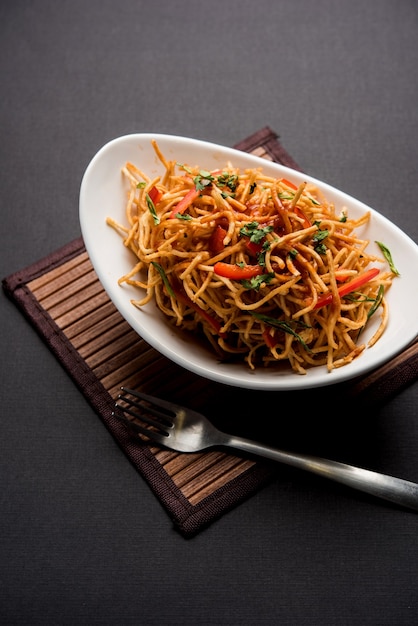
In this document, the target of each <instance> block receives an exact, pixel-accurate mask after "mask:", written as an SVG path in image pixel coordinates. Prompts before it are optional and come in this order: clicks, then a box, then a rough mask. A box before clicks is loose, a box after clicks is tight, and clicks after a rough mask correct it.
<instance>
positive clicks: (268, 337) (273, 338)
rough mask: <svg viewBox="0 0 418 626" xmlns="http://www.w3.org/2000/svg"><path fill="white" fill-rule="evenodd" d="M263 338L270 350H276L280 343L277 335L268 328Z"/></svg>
mask: <svg viewBox="0 0 418 626" xmlns="http://www.w3.org/2000/svg"><path fill="white" fill-rule="evenodd" d="M262 337H263V339H264V343H265V344H266V346H267V347H268V348H274V347H275V346H276V345H277V343H278V337H277V333H276V332H273V334H272V333H271V331H270V330H269V329H267V328H266V330H265V331H264V332H263V335H262Z"/></svg>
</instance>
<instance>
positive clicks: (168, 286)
mask: <svg viewBox="0 0 418 626" xmlns="http://www.w3.org/2000/svg"><path fill="white" fill-rule="evenodd" d="M151 264H152V265H153V266H154V267H155V269H156V270H157V272H158V273H159V275H160V276H161V278H162V280H163V283H164V285H165V286H166V289H167V291H168V293H169V294H170V296H171V297H172V298H175V295H174V291H173V289H172V287H171V285H170V283H169V282H168V278H167V274H166V273H165V271H164V269H163V268H162V267H161V265H160V264H159V263H156V262H155V261H151Z"/></svg>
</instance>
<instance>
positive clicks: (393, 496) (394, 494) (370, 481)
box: [223, 435, 418, 511]
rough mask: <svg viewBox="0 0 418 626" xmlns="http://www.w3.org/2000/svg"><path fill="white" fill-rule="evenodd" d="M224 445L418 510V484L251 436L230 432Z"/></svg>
mask: <svg viewBox="0 0 418 626" xmlns="http://www.w3.org/2000/svg"><path fill="white" fill-rule="evenodd" d="M223 445H225V446H228V447H232V448H238V449H239V450H243V451H245V452H249V453H251V454H256V455H258V456H262V457H266V458H268V459H272V460H273V461H279V462H280V463H284V464H286V465H291V466H293V467H297V468H299V469H303V470H307V471H308V472H313V473H314V474H319V475H320V476H323V477H324V478H329V479H331V480H334V481H336V482H339V483H343V484H344V485H347V486H348V487H352V488H353V489H358V490H359V491H364V492H365V493H369V494H371V495H372V496H376V497H378V498H383V499H384V500H389V501H390V502H394V503H396V504H399V505H401V506H403V507H407V508H409V509H414V510H415V511H418V484H416V483H413V482H410V481H408V480H403V479H402V478H395V477H394V476H388V475H387V474H380V473H379V472H373V471H371V470H367V469H363V468H361V467H355V466H354V465H347V464H345V463H340V462H338V461H331V460H329V459H323V458H321V457H316V456H310V455H304V454H298V453H293V452H285V451H282V450H278V449H276V448H271V447H270V446H265V445H262V444H259V443H256V442H254V441H250V440H249V439H244V438H242V437H235V436H229V435H226V438H225V441H224V442H223Z"/></svg>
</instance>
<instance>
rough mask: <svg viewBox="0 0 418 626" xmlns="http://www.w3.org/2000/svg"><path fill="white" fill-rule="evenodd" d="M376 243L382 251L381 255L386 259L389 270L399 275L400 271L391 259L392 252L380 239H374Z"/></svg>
mask: <svg viewBox="0 0 418 626" xmlns="http://www.w3.org/2000/svg"><path fill="white" fill-rule="evenodd" d="M376 243H377V245H378V246H379V248H380V249H381V251H382V252H383V256H384V257H385V259H386V261H387V262H388V263H389V267H390V269H391V271H392V272H393V273H394V274H396V276H400V272H399V271H398V270H397V269H396V267H395V264H394V262H393V259H392V253H391V251H390V250H389V248H388V247H387V246H385V244H384V243H382V242H381V241H376Z"/></svg>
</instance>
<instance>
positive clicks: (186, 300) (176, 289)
mask: <svg viewBox="0 0 418 626" xmlns="http://www.w3.org/2000/svg"><path fill="white" fill-rule="evenodd" d="M171 288H172V290H173V292H174V295H175V296H176V298H177V299H178V300H180V301H181V302H183V303H184V304H185V305H186V306H188V307H190V308H191V309H193V310H194V311H196V313H198V314H199V315H200V316H201V317H203V319H205V320H206V321H207V322H208V323H209V324H210V325H211V326H212V328H213V329H214V330H215V332H216V333H217V334H218V335H219V336H220V337H222V338H223V339H224V338H225V337H226V333H222V332H221V328H222V324H221V323H220V322H219V321H218V320H217V319H215V318H214V317H212V315H210V313H208V312H207V311H205V310H204V309H202V308H201V307H200V306H199V305H198V304H196V302H193V300H191V299H190V298H189V296H188V295H187V293H185V292H184V291H183V290H182V289H180V288H179V287H178V286H173V285H172V287H171Z"/></svg>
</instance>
